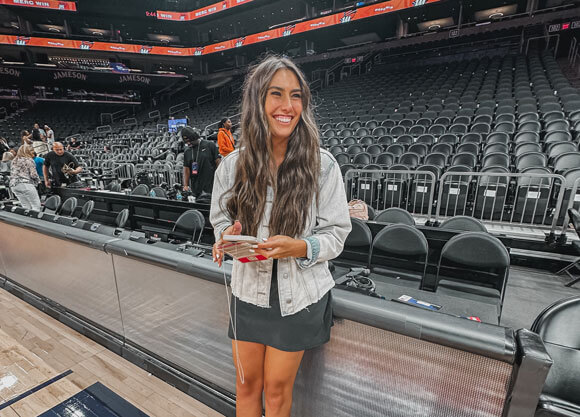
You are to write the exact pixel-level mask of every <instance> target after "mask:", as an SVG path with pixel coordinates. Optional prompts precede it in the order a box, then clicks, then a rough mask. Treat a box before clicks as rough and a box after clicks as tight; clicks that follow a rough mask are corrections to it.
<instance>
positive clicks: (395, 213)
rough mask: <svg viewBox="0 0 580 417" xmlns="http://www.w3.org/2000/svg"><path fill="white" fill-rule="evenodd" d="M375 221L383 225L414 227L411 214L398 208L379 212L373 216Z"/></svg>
mask: <svg viewBox="0 0 580 417" xmlns="http://www.w3.org/2000/svg"><path fill="white" fill-rule="evenodd" d="M375 221H376V222H383V223H396V224H406V225H409V226H415V219H414V218H413V216H411V214H410V213H409V212H408V211H407V210H403V209H401V208H398V207H391V208H388V209H386V210H383V211H381V212H379V213H378V214H377V215H376V216H375Z"/></svg>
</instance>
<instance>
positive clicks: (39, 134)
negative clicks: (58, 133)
mask: <svg viewBox="0 0 580 417" xmlns="http://www.w3.org/2000/svg"><path fill="white" fill-rule="evenodd" d="M32 141H33V142H46V132H45V131H44V130H43V129H41V128H40V126H39V124H38V123H34V127H33V128H32Z"/></svg>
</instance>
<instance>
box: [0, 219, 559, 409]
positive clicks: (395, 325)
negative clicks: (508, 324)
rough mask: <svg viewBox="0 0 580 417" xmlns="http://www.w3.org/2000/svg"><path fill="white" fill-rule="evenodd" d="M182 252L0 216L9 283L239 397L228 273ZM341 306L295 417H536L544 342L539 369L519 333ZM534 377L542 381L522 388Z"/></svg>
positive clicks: (394, 310)
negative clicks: (229, 327) (230, 332)
mask: <svg viewBox="0 0 580 417" xmlns="http://www.w3.org/2000/svg"><path fill="white" fill-rule="evenodd" d="M181 248H182V250H181V251H178V250H176V245H171V244H166V243H152V244H147V243H142V242H140V241H133V240H131V239H129V238H126V239H121V238H118V237H112V236H107V235H102V234H99V233H94V232H91V231H87V230H82V229H77V228H72V227H68V226H62V225H58V224H52V223H48V222H45V221H42V220H39V219H34V218H27V217H24V216H20V215H17V214H13V213H8V212H0V253H1V254H2V255H1V256H2V264H1V265H4V271H5V272H6V277H7V278H8V279H9V280H10V281H11V282H13V283H16V284H18V285H19V286H22V287H25V288H26V289H29V290H32V291H34V292H35V293H37V294H39V295H41V296H42V297H46V298H48V299H50V300H52V301H56V302H57V303H59V304H60V305H61V306H63V307H64V308H66V309H67V310H68V311H70V312H74V313H75V314H76V315H77V316H79V317H80V318H81V319H82V318H85V319H89V320H90V321H91V322H93V323H95V324H97V325H98V326H100V328H104V329H107V330H108V331H110V332H114V333H117V334H118V335H120V336H122V338H120V339H121V340H124V343H125V345H126V347H127V349H135V348H137V349H139V350H140V351H142V352H144V353H145V354H148V355H153V357H155V358H157V359H159V360H161V361H162V362H163V363H165V365H166V366H169V367H170V369H173V370H174V371H175V372H182V373H185V374H186V375H189V376H190V377H194V378H195V379H196V380H197V381H200V382H201V383H204V384H205V386H206V387H207V391H213V392H218V393H221V394H220V395H225V396H227V395H231V394H232V393H233V392H234V389H235V386H234V382H235V375H234V367H233V363H232V360H231V341H230V340H229V339H228V338H227V335H226V331H227V322H228V313H227V306H226V293H225V289H224V285H223V279H224V277H223V271H222V270H220V269H218V268H217V266H216V265H215V264H214V263H213V262H212V260H211V257H210V256H209V255H204V254H203V253H200V251H199V250H197V249H183V248H184V247H183V246H181ZM30 253H33V254H35V261H34V262H30V256H29V254H30ZM0 271H1V270H0ZM229 271H230V268H229V266H228V267H226V274H227V275H229ZM7 284H8V283H6V285H7ZM333 298H334V304H333V307H334V315H335V326H334V328H333V330H332V338H331V340H330V342H329V343H328V344H326V345H324V346H323V347H321V348H318V349H313V350H310V351H308V352H307V353H306V355H305V357H304V360H303V361H304V362H303V364H302V366H301V368H300V371H299V374H298V378H297V381H296V387H295V391H294V407H293V415H294V416H300V417H309V416H317V417H324V416H353V415H357V416H377V417H378V416H397V417H399V416H400V417H404V416H416V415H425V416H441V417H443V416H446V417H448V416H473V415H478V416H490V417H491V416H498V417H499V416H524V415H532V414H533V410H534V408H535V403H533V404H531V403H530V402H529V401H514V400H513V398H515V397H514V392H518V393H519V392H523V393H522V394H518V395H523V396H525V395H528V397H530V398H536V399H537V395H538V393H539V392H540V391H541V387H542V385H543V382H544V378H542V375H543V374H542V372H543V371H545V369H546V367H549V358H548V357H547V355H546V354H545V351H543V345H542V343H541V341H540V342H539V343H538V344H537V346H534V349H535V351H537V352H540V353H541V354H538V355H536V356H537V358H538V360H534V361H528V360H522V358H526V355H527V353H526V352H527V349H528V347H527V346H526V345H525V344H522V343H521V341H520V340H519V339H518V338H516V337H514V332H513V331H512V330H511V329H507V328H503V327H499V326H493V325H489V324H484V323H476V322H471V321H468V320H464V319H461V318H458V317H453V316H447V315H443V314H438V313H433V312H429V311H425V310H421V309H418V308H414V307H411V306H407V305H403V304H399V303H394V302H390V301H384V300H379V299H374V298H370V297H365V296H363V295H361V294H356V293H350V292H346V291H342V290H337V289H335V290H333ZM123 338H124V339H123ZM125 351H126V350H125ZM542 355H543V356H542ZM538 370H540V371H542V372H539V371H538ZM524 371H525V372H524ZM530 374H535V375H536V376H537V378H535V379H529V380H522V378H523V377H522V376H523V375H530ZM516 388H517V391H516ZM509 398H512V401H511V407H509V404H510V403H509V402H507V400H508V399H509ZM517 398H522V397H521V396H518V397H517ZM532 402H533V401H532Z"/></svg>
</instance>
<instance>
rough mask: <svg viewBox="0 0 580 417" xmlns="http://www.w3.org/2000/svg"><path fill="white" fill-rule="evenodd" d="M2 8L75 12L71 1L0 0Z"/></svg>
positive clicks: (73, 3) (75, 9) (75, 7)
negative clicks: (17, 7)
mask: <svg viewBox="0 0 580 417" xmlns="http://www.w3.org/2000/svg"><path fill="white" fill-rule="evenodd" d="M0 5H3V6H21V7H37V8H40V9H52V10H65V11H68V12H76V11H77V4H76V3H75V2H73V1H59V0H0Z"/></svg>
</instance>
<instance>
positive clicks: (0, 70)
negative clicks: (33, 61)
mask: <svg viewBox="0 0 580 417" xmlns="http://www.w3.org/2000/svg"><path fill="white" fill-rule="evenodd" d="M0 75H9V76H10V77H16V78H20V76H21V75H22V72H21V71H19V70H17V69H16V68H6V67H0Z"/></svg>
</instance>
